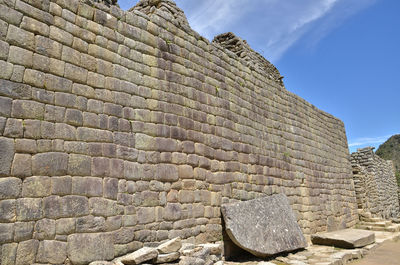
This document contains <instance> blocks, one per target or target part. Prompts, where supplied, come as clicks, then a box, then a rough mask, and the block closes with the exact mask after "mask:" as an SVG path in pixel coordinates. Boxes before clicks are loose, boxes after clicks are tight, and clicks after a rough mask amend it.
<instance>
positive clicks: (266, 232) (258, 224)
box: [221, 194, 307, 257]
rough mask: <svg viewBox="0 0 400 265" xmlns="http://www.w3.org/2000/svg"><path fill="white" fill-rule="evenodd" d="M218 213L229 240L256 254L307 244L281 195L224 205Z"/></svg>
mask: <svg viewBox="0 0 400 265" xmlns="http://www.w3.org/2000/svg"><path fill="white" fill-rule="evenodd" d="M221 212H222V215H223V218H224V221H225V229H226V232H227V234H228V235H229V237H230V239H231V240H232V241H233V242H234V243H235V244H236V245H238V246H239V247H240V248H242V249H244V250H246V251H248V252H250V253H252V254H253V255H255V256H258V257H267V256H271V255H275V254H277V253H280V252H289V251H293V250H296V249H301V248H305V247H307V241H306V239H305V238H304V235H303V233H302V231H301V229H300V226H299V225H298V224H297V222H296V218H295V216H294V214H293V211H292V209H291V207H290V205H289V201H288V199H287V197H286V196H285V195H284V194H276V195H272V196H268V197H263V198H259V199H254V200H250V201H244V202H235V203H229V204H224V205H222V207H221Z"/></svg>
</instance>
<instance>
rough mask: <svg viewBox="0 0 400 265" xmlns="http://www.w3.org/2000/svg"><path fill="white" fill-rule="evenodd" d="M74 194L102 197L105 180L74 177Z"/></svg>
mask: <svg viewBox="0 0 400 265" xmlns="http://www.w3.org/2000/svg"><path fill="white" fill-rule="evenodd" d="M72 194H76V195H83V196H88V197H100V196H102V195H103V180H102V179H101V178H94V177H74V178H72Z"/></svg>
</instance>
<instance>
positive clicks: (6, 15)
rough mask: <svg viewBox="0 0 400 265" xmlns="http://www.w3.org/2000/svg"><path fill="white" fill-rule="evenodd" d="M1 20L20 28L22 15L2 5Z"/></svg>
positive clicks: (0, 6)
mask: <svg viewBox="0 0 400 265" xmlns="http://www.w3.org/2000/svg"><path fill="white" fill-rule="evenodd" d="M0 14H1V15H0V18H1V19H2V20H4V21H6V22H7V23H10V24H13V25H16V26H18V25H19V24H20V23H21V20H22V16H23V15H22V13H20V12H18V11H16V10H15V9H12V8H10V7H8V6H6V5H0Z"/></svg>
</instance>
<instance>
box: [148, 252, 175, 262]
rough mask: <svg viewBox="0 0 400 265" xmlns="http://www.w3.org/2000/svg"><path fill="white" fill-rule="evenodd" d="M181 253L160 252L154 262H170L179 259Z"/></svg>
mask: <svg viewBox="0 0 400 265" xmlns="http://www.w3.org/2000/svg"><path fill="white" fill-rule="evenodd" d="M180 256H181V254H180V253H179V252H172V253H168V254H158V256H157V258H156V259H154V260H153V263H156V264H160V263H168V262H172V261H175V260H177V259H179V257H180Z"/></svg>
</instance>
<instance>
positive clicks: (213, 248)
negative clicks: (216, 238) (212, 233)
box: [199, 242, 222, 255]
mask: <svg viewBox="0 0 400 265" xmlns="http://www.w3.org/2000/svg"><path fill="white" fill-rule="evenodd" d="M199 246H200V247H203V248H208V249H209V250H210V254H211V255H221V254H222V243H221V242H219V243H215V244H200V245H199Z"/></svg>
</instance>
